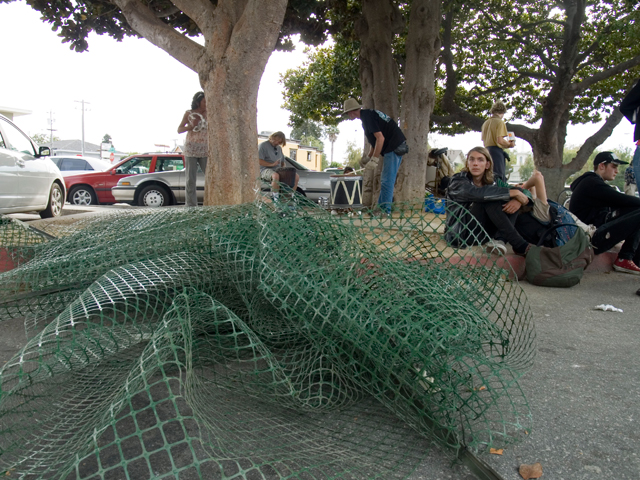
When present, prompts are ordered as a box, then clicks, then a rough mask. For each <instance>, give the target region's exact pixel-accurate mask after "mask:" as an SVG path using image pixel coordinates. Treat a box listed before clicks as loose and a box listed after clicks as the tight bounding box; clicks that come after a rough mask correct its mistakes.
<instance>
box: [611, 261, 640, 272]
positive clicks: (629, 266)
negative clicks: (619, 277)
mask: <svg viewBox="0 0 640 480" xmlns="http://www.w3.org/2000/svg"><path fill="white" fill-rule="evenodd" d="M613 269H614V270H615V271H617V272H624V273H633V274H634V275H640V267H638V266H637V265H636V264H635V263H633V260H623V259H622V258H618V259H617V260H616V261H615V262H613Z"/></svg>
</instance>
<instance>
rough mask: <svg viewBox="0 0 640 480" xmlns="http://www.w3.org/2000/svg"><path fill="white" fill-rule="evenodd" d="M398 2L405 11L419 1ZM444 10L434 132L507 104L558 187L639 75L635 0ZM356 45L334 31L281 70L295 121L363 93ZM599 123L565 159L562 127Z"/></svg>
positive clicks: (325, 115)
mask: <svg viewBox="0 0 640 480" xmlns="http://www.w3.org/2000/svg"><path fill="white" fill-rule="evenodd" d="M399 4H400V5H401V6H402V7H403V8H405V9H408V8H411V7H412V6H413V4H415V1H414V2H399ZM442 7H443V10H442V16H441V17H439V18H434V19H432V21H433V22H441V23H440V25H441V31H440V38H441V39H442V49H441V51H440V53H439V58H438V63H437V67H436V93H437V96H438V100H437V102H436V105H435V109H434V112H433V116H432V117H431V119H432V121H433V125H432V128H433V129H434V130H436V131H440V132H442V133H447V134H455V133H460V132H463V131H469V130H480V127H481V125H482V123H483V122H484V120H485V119H486V116H487V112H488V110H489V107H490V106H491V104H492V103H493V102H494V101H495V100H496V99H501V100H503V101H504V102H505V103H506V104H507V106H508V107H509V113H508V117H509V118H510V120H511V123H509V125H508V127H509V130H513V131H515V133H516V135H517V136H519V137H520V138H523V139H524V140H526V141H527V142H528V143H529V144H531V146H532V148H533V150H534V158H535V162H536V165H537V166H538V167H539V168H543V169H547V170H548V171H549V172H551V173H552V174H553V175H552V176H553V177H554V178H555V177H557V182H558V184H559V185H560V184H562V183H563V181H564V179H566V177H567V176H568V175H570V174H571V173H572V172H574V171H576V170H578V169H580V168H581V167H582V166H583V165H584V164H585V163H586V161H587V159H588V158H589V156H590V155H591V153H592V152H593V151H594V149H595V148H596V147H597V146H598V145H600V144H601V143H602V142H603V141H604V140H605V139H606V138H607V137H608V136H609V135H610V134H611V131H612V130H613V128H614V127H615V126H616V125H617V123H618V122H619V121H620V119H621V116H620V114H619V112H618V111H617V108H616V106H617V104H618V103H619V102H620V100H621V98H622V97H623V96H624V94H625V91H626V90H627V89H628V88H629V87H630V86H631V84H632V82H633V80H634V79H635V78H637V77H638V75H639V74H640V69H639V68H638V65H640V26H639V22H638V20H640V18H639V17H640V12H639V9H638V2H637V1H630V0H607V1H586V0H571V1H569V0H567V1H561V2H552V3H548V2H544V1H541V0H526V1H522V0H507V1H498V0H489V1H486V0H484V1H481V0H477V1H472V2H442ZM405 34H406V32H405V33H403V34H401V35H399V36H398V38H396V39H395V40H394V42H393V48H394V55H395V57H396V58H397V59H398V65H399V71H400V73H401V75H400V76H399V79H400V82H401V83H402V82H403V81H406V79H407V77H406V76H404V75H403V74H404V73H405V70H404V69H405V68H406V67H407V66H408V64H407V61H406V59H405V52H404V50H403V49H404V48H405V43H404V42H403V41H401V40H400V38H401V37H402V36H403V35H405ZM356 51H357V43H356V41H354V40H353V39H352V38H344V37H336V40H335V42H334V43H333V44H332V45H331V46H330V47H326V48H324V49H320V50H315V51H313V52H312V53H311V55H310V57H309V63H308V64H306V65H305V66H304V68H303V69H301V70H299V71H296V72H288V73H287V75H286V76H285V78H284V79H283V83H284V85H285V89H286V92H287V94H286V102H285V105H286V107H287V108H289V109H290V110H292V112H293V114H292V121H294V122H295V121H297V119H298V118H304V117H305V116H306V117H308V118H315V119H318V120H321V121H323V122H325V123H327V124H332V123H335V122H337V121H339V110H340V106H341V105H340V103H339V101H338V100H339V99H344V98H346V97H348V96H356V98H357V96H358V93H359V92H358V73H357V72H358V62H359V59H358V58H357V57H356V55H355V52H356ZM333 78H340V79H341V81H340V82H339V83H338V82H333V81H332V79H333ZM398 91H402V85H400V86H399V87H398ZM403 101H404V99H403ZM603 119H604V120H606V122H605V124H604V126H603V127H602V128H601V129H600V130H599V131H598V132H597V133H596V134H594V135H593V136H592V137H591V138H589V139H586V140H585V143H584V145H583V146H582V148H581V149H579V150H578V152H577V154H576V156H575V157H574V159H573V161H572V162H569V163H568V164H563V163H562V152H563V147H564V142H565V137H566V128H567V125H569V124H580V123H589V122H597V121H600V120H603ZM522 122H524V123H527V124H529V125H533V124H537V125H539V126H538V127H536V128H534V127H529V126H526V125H524V124H523V123H522Z"/></svg>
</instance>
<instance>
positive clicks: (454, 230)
mask: <svg viewBox="0 0 640 480" xmlns="http://www.w3.org/2000/svg"><path fill="white" fill-rule="evenodd" d="M447 198H449V199H450V200H453V202H448V205H447V228H446V233H445V239H446V240H447V242H448V243H449V244H450V245H453V246H463V247H464V246H467V245H478V244H481V245H485V244H487V245H488V246H489V252H490V253H498V252H499V253H502V254H505V253H506V251H507V247H506V245H505V243H504V242H505V241H506V242H509V243H510V244H511V246H512V247H513V251H514V252H515V253H516V254H518V255H525V254H526V253H527V251H528V250H529V246H530V244H529V242H527V241H526V240H525V239H524V238H522V236H521V235H520V234H519V233H518V231H517V230H516V228H515V226H514V225H515V221H516V218H517V216H518V210H520V207H521V206H522V205H526V204H528V203H529V198H528V197H527V196H526V195H525V194H524V193H523V192H522V191H521V190H519V189H516V188H508V187H498V186H496V185H494V183H493V162H492V160H491V154H490V153H489V151H488V150H487V149H486V148H484V147H475V148H472V149H471V151H470V152H469V153H468V154H467V160H466V163H465V166H464V168H463V169H462V171H461V172H460V173H457V174H455V175H454V176H453V177H451V182H450V183H449V187H448V188H447ZM465 209H466V210H465ZM483 229H484V231H483ZM485 232H486V233H485ZM492 238H495V241H494V240H492Z"/></svg>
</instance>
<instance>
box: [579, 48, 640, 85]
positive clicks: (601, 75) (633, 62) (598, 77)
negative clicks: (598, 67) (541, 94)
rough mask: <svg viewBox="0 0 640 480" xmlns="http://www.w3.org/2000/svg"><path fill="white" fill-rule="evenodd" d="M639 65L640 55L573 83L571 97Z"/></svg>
mask: <svg viewBox="0 0 640 480" xmlns="http://www.w3.org/2000/svg"><path fill="white" fill-rule="evenodd" d="M638 65H640V55H637V56H635V57H633V58H632V59H630V60H627V61H626V62H622V63H619V64H618V65H616V66H614V67H611V68H609V69H608V70H604V71H602V72H598V73H596V74H595V75H592V76H591V77H589V78H585V79H584V80H583V81H581V82H579V83H574V84H572V85H571V91H572V94H573V95H579V94H580V93H582V92H584V91H585V90H586V89H587V88H589V87H590V86H591V85H593V84H595V83H598V82H601V81H602V80H605V79H607V78H609V77H612V76H614V75H616V74H618V73H622V72H626V71H627V70H629V69H631V68H633V67H637V66H638Z"/></svg>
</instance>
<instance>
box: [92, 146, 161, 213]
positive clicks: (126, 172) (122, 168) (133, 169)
mask: <svg viewBox="0 0 640 480" xmlns="http://www.w3.org/2000/svg"><path fill="white" fill-rule="evenodd" d="M151 159H152V157H150V156H147V155H140V156H135V157H131V158H130V159H129V160H127V161H126V162H124V163H121V164H120V165H118V166H117V167H115V168H112V169H111V170H109V171H108V172H104V174H101V175H99V180H98V181H96V183H95V184H94V190H95V192H96V195H97V196H98V201H99V202H100V203H115V201H116V199H115V198H113V194H112V193H111V188H112V187H115V186H116V185H117V184H118V180H120V179H121V178H124V177H128V176H130V175H136V174H138V173H147V172H149V169H150V168H151Z"/></svg>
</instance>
